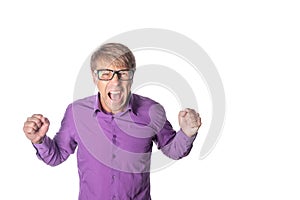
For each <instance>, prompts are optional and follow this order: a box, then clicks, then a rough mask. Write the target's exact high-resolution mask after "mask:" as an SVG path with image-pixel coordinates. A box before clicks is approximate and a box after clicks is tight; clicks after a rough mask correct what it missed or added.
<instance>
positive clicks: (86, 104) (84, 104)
mask: <svg viewBox="0 0 300 200" xmlns="http://www.w3.org/2000/svg"><path fill="white" fill-rule="evenodd" d="M96 98H97V95H92V96H88V97H85V98H82V99H78V100H75V101H74V102H73V103H71V104H69V105H68V108H67V109H71V110H73V112H75V110H77V111H82V110H93V109H94V108H95V103H96Z"/></svg>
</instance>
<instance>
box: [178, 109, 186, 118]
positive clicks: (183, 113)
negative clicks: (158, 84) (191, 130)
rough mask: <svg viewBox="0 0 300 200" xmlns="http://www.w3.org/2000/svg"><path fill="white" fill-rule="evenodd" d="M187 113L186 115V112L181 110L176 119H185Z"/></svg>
mask: <svg viewBox="0 0 300 200" xmlns="http://www.w3.org/2000/svg"><path fill="white" fill-rule="evenodd" d="M187 113H188V112H187V111H185V110H182V111H180V112H179V114H178V117H179V118H182V117H185V116H186V114H187Z"/></svg>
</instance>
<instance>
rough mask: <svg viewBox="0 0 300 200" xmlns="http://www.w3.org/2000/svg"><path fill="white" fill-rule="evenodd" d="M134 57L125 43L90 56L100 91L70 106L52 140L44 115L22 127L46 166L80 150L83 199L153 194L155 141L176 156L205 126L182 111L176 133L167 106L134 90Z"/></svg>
mask: <svg viewBox="0 0 300 200" xmlns="http://www.w3.org/2000/svg"><path fill="white" fill-rule="evenodd" d="M135 70H136V63H135V58H134V55H133V54H132V52H131V51H130V50H129V49H128V48H127V47H126V46H124V45H122V44H118V43H108V44H104V45H102V46H101V47H100V48H99V49H97V50H96V51H95V52H94V53H93V55H92V56H91V72H92V77H93V80H94V83H95V85H96V86H97V88H98V91H99V92H98V94H97V95H94V96H90V97H87V98H84V99H80V100H77V101H75V102H73V103H72V104H70V105H69V106H68V108H67V109H66V112H65V115H64V118H63V120H62V123H61V128H60V130H59V131H58V132H57V134H56V135H55V137H54V138H53V139H51V138H49V137H48V136H46V133H47V131H48V128H49V125H50V122H49V120H48V119H47V118H46V117H44V116H43V115H41V114H34V115H32V116H31V117H29V118H27V120H26V122H25V123H24V127H23V130H24V132H25V134H26V136H27V138H28V139H29V140H30V141H31V142H32V143H33V145H34V147H35V148H36V150H37V156H38V157H39V158H40V159H41V160H42V161H44V162H45V163H46V164H48V165H51V166H55V165H58V164H60V163H62V162H63V161H65V160H66V159H67V158H68V156H69V155H70V154H72V153H74V151H75V149H76V148H77V161H78V172H79V178H80V193H79V200H98V199H121V200H126V199H137V200H148V199H151V197H150V158H151V151H152V144H153V142H154V143H155V144H156V145H157V146H158V148H159V149H160V150H162V152H163V153H164V154H165V155H167V156H168V157H170V158H172V159H180V158H182V157H184V156H186V155H188V153H189V152H190V150H191V148H192V143H193V141H194V139H195V137H196V134H197V131H198V129H199V127H200V126H201V119H200V117H199V114H198V113H196V112H195V111H194V110H193V109H188V108H187V109H185V110H183V111H180V112H179V114H178V121H179V125H180V128H181V129H180V130H179V131H178V132H177V133H176V132H175V131H174V130H173V128H172V126H171V124H170V123H169V121H168V120H167V119H166V114H165V111H164V109H163V107H162V106H161V105H160V104H159V103H157V102H155V101H153V100H151V99H149V98H146V97H142V96H140V95H137V94H132V93H131V85H132V80H133V76H134V72H135Z"/></svg>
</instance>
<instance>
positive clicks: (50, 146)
mask: <svg viewBox="0 0 300 200" xmlns="http://www.w3.org/2000/svg"><path fill="white" fill-rule="evenodd" d="M33 146H34V147H35V149H36V150H37V152H36V155H37V156H38V158H39V159H41V160H42V161H43V162H44V163H46V164H47V165H50V166H56V165H59V164H60V163H62V162H64V161H65V160H66V159H67V158H68V157H69V155H70V153H68V152H67V151H66V150H63V149H61V148H59V147H58V144H57V142H56V141H55V139H51V138H49V137H47V136H46V137H45V138H44V139H43V141H42V143H40V144H33Z"/></svg>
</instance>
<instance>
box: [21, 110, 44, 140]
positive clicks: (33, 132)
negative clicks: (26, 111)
mask: <svg viewBox="0 0 300 200" xmlns="http://www.w3.org/2000/svg"><path fill="white" fill-rule="evenodd" d="M49 125H50V122H49V120H48V119H47V118H46V117H44V116H43V115H40V114H34V115H32V116H31V117H28V118H27V120H26V122H25V123H24V127H23V131H24V133H25V135H26V137H27V138H28V139H29V140H30V141H31V142H32V143H33V144H39V143H42V141H43V138H44V137H45V135H46V133H47V131H48V129H49Z"/></svg>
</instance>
